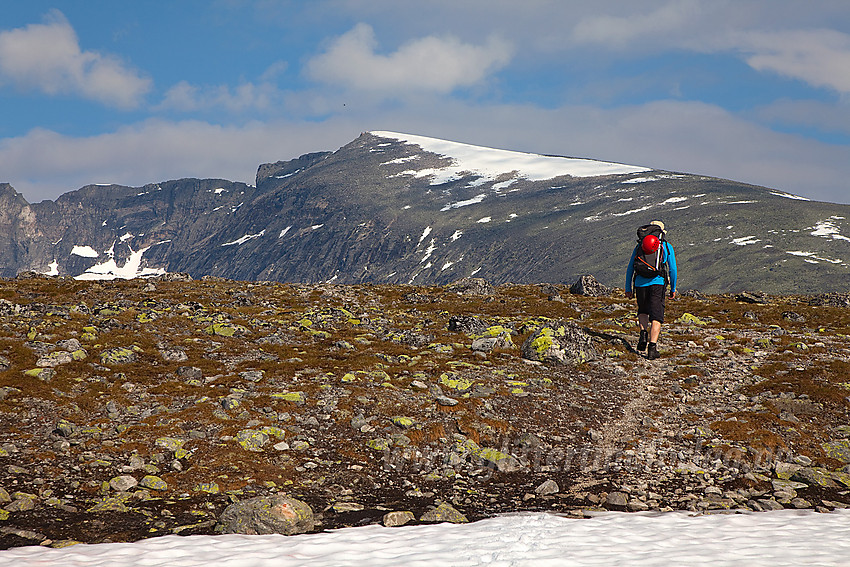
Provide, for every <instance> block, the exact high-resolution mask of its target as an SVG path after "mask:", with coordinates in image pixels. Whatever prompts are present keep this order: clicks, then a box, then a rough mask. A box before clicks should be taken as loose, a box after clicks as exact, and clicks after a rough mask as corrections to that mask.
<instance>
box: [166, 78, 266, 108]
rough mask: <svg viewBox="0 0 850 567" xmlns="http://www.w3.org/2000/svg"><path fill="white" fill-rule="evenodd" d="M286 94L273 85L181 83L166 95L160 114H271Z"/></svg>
mask: <svg viewBox="0 0 850 567" xmlns="http://www.w3.org/2000/svg"><path fill="white" fill-rule="evenodd" d="M281 96H282V94H281V92H280V91H278V90H277V88H276V87H275V86H274V85H271V84H269V83H261V84H254V83H242V84H240V85H239V86H237V87H235V88H230V87H229V86H227V85H218V86H209V87H199V86H197V85H192V84H189V83H188V82H186V81H180V82H179V83H177V84H176V85H174V86H173V87H171V88H170V89H169V90H168V91H167V92H166V93H165V98H164V99H163V101H162V103H161V104H160V105H158V106H157V110H178V111H182V112H196V111H200V110H212V109H216V108H224V109H226V110H228V111H230V112H244V111H246V110H268V109H269V108H271V107H272V105H273V104H274V103H275V101H277V100H279V99H280V98H281Z"/></svg>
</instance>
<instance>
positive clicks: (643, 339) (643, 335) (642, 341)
mask: <svg viewBox="0 0 850 567" xmlns="http://www.w3.org/2000/svg"><path fill="white" fill-rule="evenodd" d="M648 340H649V336H648V333H647V332H646V331H641V332H640V338H639V339H638V344H637V349H638V352H640V351H643V350H646V344H647V341H648Z"/></svg>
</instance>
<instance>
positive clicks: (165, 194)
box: [0, 132, 850, 293]
mask: <svg viewBox="0 0 850 567" xmlns="http://www.w3.org/2000/svg"><path fill="white" fill-rule="evenodd" d="M0 210H2V211H3V212H2V213H0V267H2V271H0V276H5V277H13V276H14V275H16V274H17V273H19V272H21V271H26V270H32V271H37V272H41V273H50V274H57V275H71V276H74V277H78V278H81V279H110V278H124V277H135V276H146V275H155V274H159V273H165V272H168V273H174V272H178V273H188V274H190V275H192V276H193V277H195V278H200V277H202V276H204V275H209V276H216V277H225V278H230V279H240V280H247V281H263V280H267V281H281V282H302V283H318V282H335V283H391V284H410V283H412V284H438V285H443V284H446V283H448V282H450V281H454V280H456V279H458V278H460V277H467V276H478V277H484V278H486V279H488V280H489V281H492V282H494V283H507V282H515V283H537V282H551V283H565V282H569V281H573V280H574V279H575V278H577V277H578V276H580V275H582V274H587V273H592V274H594V275H595V276H596V277H597V278H598V279H599V280H600V281H602V282H603V283H605V284H606V285H609V286H614V285H620V286H622V285H623V284H622V282H621V280H622V279H623V273H624V271H625V260H626V259H627V258H628V255H629V254H630V252H631V249H632V247H633V245H634V234H635V228H636V227H637V226H639V225H640V224H645V223H646V222H648V221H649V220H652V219H656V218H658V219H661V220H664V222H665V223H666V224H667V226H668V228H669V234H668V237H669V239H670V241H671V242H672V243H673V244H674V246H675V248H676V252H677V259H678V260H679V263H680V264H681V265H682V270H681V280H680V286H681V287H682V288H683V289H698V290H701V291H705V292H712V293H718V292H731V291H746V290H749V291H766V292H771V293H823V292H839V291H844V290H845V289H846V281H847V280H846V278H847V274H848V269H849V268H848V261H850V236H848V235H850V225H848V220H847V219H848V218H850V207H848V206H846V205H836V204H830V203H818V202H812V201H806V200H803V199H800V198H798V197H795V196H793V195H788V194H786V193H783V192H781V191H776V190H771V189H767V188H762V187H754V186H749V185H745V184H741V183H736V182H733V181H728V180H722V179H716V178H711V177H705V176H697V175H689V174H684V173H675V172H666V171H657V170H651V169H649V168H645V167H638V166H628V165H623V164H612V163H607V162H599V161H594V160H586V159H576V158H565V157H554V156H539V155H532V154H522V153H519V152H508V151H504V150H493V149H489V148H480V147H476V146H469V145H466V144H458V143H454V142H446V141H442V140H436V139H432V138H424V137H420V136H411V135H405V134H396V133H392V132H372V133H364V134H363V135H361V136H360V137H359V138H357V139H356V140H354V141H352V142H351V143H349V144H347V145H345V146H343V147H342V148H340V149H338V150H337V151H335V152H319V153H315V154H306V155H304V156H302V157H300V158H298V159H295V160H290V161H282V162H277V163H273V164H264V165H261V166H260V167H259V169H258V173H257V180H256V186H250V185H246V184H244V183H234V182H230V181H226V180H216V179H203V180H200V179H184V180H176V181H168V182H162V183H155V184H150V185H146V186H144V187H140V188H132V187H121V186H116V185H110V186H94V185H92V186H87V187H84V188H82V189H79V190H77V191H73V192H70V193H66V194H64V195H62V196H61V197H59V198H58V199H56V201H44V202H41V203H35V204H29V203H27V202H26V201H25V200H24V199H23V197H21V195H19V194H17V193H16V192H15V191H14V189H13V188H12V187H11V186H9V185H2V186H0Z"/></svg>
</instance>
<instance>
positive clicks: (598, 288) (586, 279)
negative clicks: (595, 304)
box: [570, 275, 611, 297]
mask: <svg viewBox="0 0 850 567" xmlns="http://www.w3.org/2000/svg"><path fill="white" fill-rule="evenodd" d="M570 293H572V294H573V295H586V296H590V297H601V296H604V295H610V294H611V289H610V288H608V287H606V286H604V285H602V284H601V283H599V282H598V281H597V280H596V278H594V277H593V276H591V275H584V276H581V277H580V278H579V279H578V280H576V282H575V283H574V284H573V285H572V286H570Z"/></svg>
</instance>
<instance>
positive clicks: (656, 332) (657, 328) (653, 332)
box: [649, 321, 661, 343]
mask: <svg viewBox="0 0 850 567" xmlns="http://www.w3.org/2000/svg"><path fill="white" fill-rule="evenodd" d="M660 336H661V321H652V323H651V324H650V326H649V342H651V343H657V342H658V337H660Z"/></svg>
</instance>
